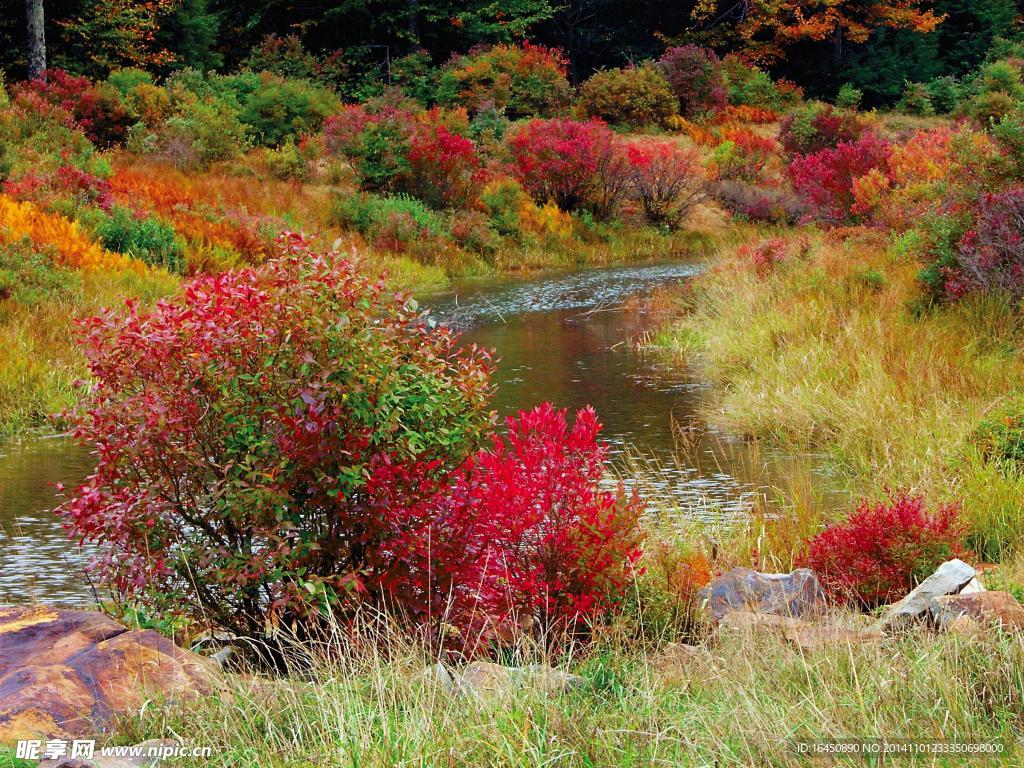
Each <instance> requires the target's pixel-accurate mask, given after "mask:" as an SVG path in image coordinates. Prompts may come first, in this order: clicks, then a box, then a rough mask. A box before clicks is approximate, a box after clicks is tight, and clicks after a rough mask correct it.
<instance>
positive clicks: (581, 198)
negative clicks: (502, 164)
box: [508, 119, 611, 211]
mask: <svg viewBox="0 0 1024 768" xmlns="http://www.w3.org/2000/svg"><path fill="white" fill-rule="evenodd" d="M610 136H611V130H610V129H609V128H608V126H606V125H605V124H604V123H602V122H599V121H597V120H592V121H590V122H586V123H583V122H579V121H576V120H565V119H557V120H531V121H530V122H528V123H526V125H524V126H522V127H521V128H519V130H517V131H516V132H515V133H514V134H513V135H512V136H511V137H510V138H509V142H508V143H509V149H510V150H511V152H512V163H513V168H514V170H515V173H516V176H517V177H518V179H519V181H520V182H521V183H522V185H523V188H524V189H525V190H526V191H527V192H528V193H529V194H530V196H531V197H533V199H534V200H536V201H537V202H538V203H546V202H547V201H548V200H554V201H555V203H557V204H558V207H559V208H561V209H562V210H566V211H568V210H572V209H574V208H577V207H579V206H580V205H582V204H584V203H585V202H586V201H587V199H588V195H589V191H590V185H591V181H592V178H593V176H594V173H595V171H596V170H597V164H598V157H597V152H596V148H597V147H598V146H603V145H605V144H606V143H607V142H610V141H611V139H610V138H609V137H610Z"/></svg>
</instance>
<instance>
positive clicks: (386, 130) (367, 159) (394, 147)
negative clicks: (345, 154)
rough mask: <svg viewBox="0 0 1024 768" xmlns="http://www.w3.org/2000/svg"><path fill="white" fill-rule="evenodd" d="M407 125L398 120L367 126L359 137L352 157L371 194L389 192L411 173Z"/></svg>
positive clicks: (387, 120) (362, 180) (381, 121)
mask: <svg viewBox="0 0 1024 768" xmlns="http://www.w3.org/2000/svg"><path fill="white" fill-rule="evenodd" d="M409 127H410V126H409V125H408V124H406V123H405V121H404V120H403V119H402V118H401V117H400V116H396V118H395V119H382V120H376V121H373V122H370V123H367V124H366V126H365V127H364V128H363V129H362V132H361V133H360V134H359V139H358V141H357V142H356V143H355V145H354V147H353V149H352V152H351V156H352V165H353V167H354V168H355V169H356V173H358V174H359V178H360V182H361V185H362V187H363V188H364V189H366V190H369V191H371V192H388V191H392V190H394V189H395V188H396V187H397V184H398V181H399V179H400V178H402V177H405V176H408V175H409V173H410V171H411V170H412V166H411V165H410V164H409V151H410V149H411V147H412V139H411V136H410V135H409Z"/></svg>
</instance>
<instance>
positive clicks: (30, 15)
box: [25, 0, 46, 80]
mask: <svg viewBox="0 0 1024 768" xmlns="http://www.w3.org/2000/svg"><path fill="white" fill-rule="evenodd" d="M25 16H26V18H27V21H28V79H29V80H38V79H39V78H41V77H42V76H43V72H45V71H46V34H45V32H44V31H43V0H25Z"/></svg>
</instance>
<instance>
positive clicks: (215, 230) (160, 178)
mask: <svg viewBox="0 0 1024 768" xmlns="http://www.w3.org/2000/svg"><path fill="white" fill-rule="evenodd" d="M152 170H153V169H150V172H148V173H144V172H141V171H136V170H133V169H129V168H118V169H117V172H116V173H115V174H114V176H113V177H112V178H111V180H110V186H111V189H112V191H113V193H114V197H115V198H116V199H117V200H118V202H121V203H123V204H126V205H132V206H134V207H138V205H139V203H140V202H143V203H144V207H146V208H148V209H150V210H151V211H153V212H154V213H156V214H158V215H159V216H161V217H162V218H164V219H166V220H168V221H169V222H170V223H171V224H172V225H173V226H174V229H175V230H176V231H177V232H178V234H180V235H181V236H182V237H184V238H185V239H186V240H187V241H189V242H190V243H192V244H195V245H199V246H216V247H221V248H229V249H231V250H233V251H237V252H238V253H239V254H241V255H242V257H243V258H244V259H246V260H248V261H260V260H262V259H263V257H264V256H265V255H266V254H267V251H268V246H267V244H266V243H265V242H264V240H263V238H261V237H260V236H259V234H257V233H256V232H255V231H253V230H252V229H250V228H248V227H246V226H244V225H242V224H240V223H239V222H237V221H236V222H229V221H226V220H224V219H220V220H216V219H212V218H211V217H210V216H209V215H208V214H207V213H205V212H199V211H197V209H202V208H207V207H209V206H208V205H206V204H205V203H204V201H203V200H202V199H201V198H200V197H199V196H198V195H196V194H195V193H194V192H193V190H192V185H191V183H190V180H189V178H188V177H187V176H185V175H184V174H182V173H180V172H178V171H174V170H171V169H161V171H160V173H159V175H156V174H154V173H153V172H152Z"/></svg>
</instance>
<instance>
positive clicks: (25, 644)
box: [0, 605, 125, 670]
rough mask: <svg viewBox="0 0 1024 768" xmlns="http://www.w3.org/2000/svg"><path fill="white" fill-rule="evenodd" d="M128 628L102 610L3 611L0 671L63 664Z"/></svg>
mask: <svg viewBox="0 0 1024 768" xmlns="http://www.w3.org/2000/svg"><path fill="white" fill-rule="evenodd" d="M124 631H125V628H124V627H123V626H121V625H120V624H118V623H117V622H116V621H114V620H113V619H112V618H110V617H109V616H106V615H104V614H102V613H99V612H98V611H64V610H57V609H55V608H49V607H47V606H43V605H38V606H14V607H8V608H0V669H5V670H10V669H18V668H19V667H22V666H24V665H26V664H29V663H31V664H32V665H33V666H42V665H44V664H63V663H64V662H65V661H67V660H68V659H70V658H71V657H72V656H74V655H75V654H76V653H78V652H79V651H81V650H83V649H85V648H88V647H89V646H90V645H93V644H94V643H98V642H101V641H103V640H106V639H108V638H111V637H114V636H115V635H120V634H121V633H122V632H124Z"/></svg>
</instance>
